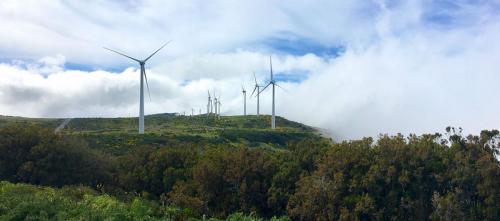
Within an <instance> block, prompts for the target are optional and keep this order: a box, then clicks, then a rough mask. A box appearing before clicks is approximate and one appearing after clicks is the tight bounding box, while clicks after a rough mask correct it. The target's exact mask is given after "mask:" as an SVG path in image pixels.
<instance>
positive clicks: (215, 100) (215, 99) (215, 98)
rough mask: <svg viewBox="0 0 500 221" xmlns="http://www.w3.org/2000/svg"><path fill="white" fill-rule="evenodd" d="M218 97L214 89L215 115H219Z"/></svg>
mask: <svg viewBox="0 0 500 221" xmlns="http://www.w3.org/2000/svg"><path fill="white" fill-rule="evenodd" d="M217 104H218V103H217V97H216V96H215V90H214V113H215V116H217Z"/></svg>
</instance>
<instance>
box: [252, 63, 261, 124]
mask: <svg viewBox="0 0 500 221" xmlns="http://www.w3.org/2000/svg"><path fill="white" fill-rule="evenodd" d="M253 79H254V80H255V87H254V88H253V91H252V94H251V95H250V97H251V96H253V94H254V93H255V90H257V95H256V96H257V116H258V115H259V114H260V113H259V108H260V107H259V105H260V100H259V95H260V88H261V87H262V86H260V85H259V84H258V83H257V77H255V72H254V73H253Z"/></svg>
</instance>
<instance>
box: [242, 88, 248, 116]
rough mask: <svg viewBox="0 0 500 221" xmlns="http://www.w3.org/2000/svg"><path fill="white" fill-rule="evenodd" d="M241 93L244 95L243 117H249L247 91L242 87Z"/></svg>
mask: <svg viewBox="0 0 500 221" xmlns="http://www.w3.org/2000/svg"><path fill="white" fill-rule="evenodd" d="M241 92H242V93H243V116H247V91H246V90H245V87H243V85H241Z"/></svg>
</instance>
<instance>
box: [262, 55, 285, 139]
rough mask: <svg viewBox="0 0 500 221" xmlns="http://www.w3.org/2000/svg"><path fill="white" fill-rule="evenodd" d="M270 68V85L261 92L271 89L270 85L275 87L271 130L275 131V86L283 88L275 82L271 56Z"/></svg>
mask: <svg viewBox="0 0 500 221" xmlns="http://www.w3.org/2000/svg"><path fill="white" fill-rule="evenodd" d="M269 66H270V69H271V80H269V83H268V84H267V85H266V86H265V87H264V89H262V91H260V92H261V93H262V92H263V91H264V90H266V88H267V87H269V85H273V109H272V117H271V128H272V129H275V128H276V116H275V101H274V99H275V86H278V87H281V86H279V85H278V84H276V81H275V80H274V76H273V60H272V58H271V56H269Z"/></svg>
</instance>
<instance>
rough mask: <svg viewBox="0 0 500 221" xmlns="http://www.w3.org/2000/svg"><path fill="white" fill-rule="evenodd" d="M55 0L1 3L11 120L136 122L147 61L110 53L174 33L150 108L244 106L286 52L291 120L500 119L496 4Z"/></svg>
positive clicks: (265, 100) (369, 125) (148, 47)
mask: <svg viewBox="0 0 500 221" xmlns="http://www.w3.org/2000/svg"><path fill="white" fill-rule="evenodd" d="M45 3H47V2H45ZM45 3H44V4H42V3H40V2H39V1H32V2H24V3H19V2H17V1H10V0H7V1H3V2H2V3H0V18H1V19H0V23H1V25H2V27H7V28H8V29H9V30H11V31H10V32H6V33H5V35H4V34H2V35H1V36H0V58H1V61H2V62H1V63H0V76H1V77H2V80H1V81H0V114H4V115H20V116H31V117H86V116H136V115H137V112H138V95H139V87H138V83H139V73H138V70H137V67H136V66H137V65H136V64H134V63H132V62H129V61H127V60H126V59H123V58H122V57H120V56H117V55H115V54H110V53H109V52H107V51H105V50H102V48H100V47H101V46H103V45H106V46H109V47H112V48H116V49H119V50H121V51H124V52H126V53H128V54H131V55H132V56H137V57H139V58H140V56H144V57H145V56H147V55H148V54H149V53H151V52H152V51H153V50H155V48H156V47H158V46H159V45H161V42H163V41H165V40H168V39H173V40H174V41H173V42H172V43H171V45H169V46H167V47H166V48H165V49H164V51H161V52H160V53H159V54H158V56H157V57H154V58H152V59H151V63H150V64H148V66H147V72H148V80H149V83H150V88H151V100H150V101H149V100H148V98H147V97H146V108H145V109H146V113H148V114H152V113H162V112H181V113H182V112H186V113H190V112H191V108H193V109H194V110H195V112H196V113H198V112H199V111H200V109H201V111H202V112H205V111H206V106H205V105H206V99H207V98H206V93H207V90H211V91H213V90H214V89H215V91H216V94H217V95H220V96H221V100H222V112H223V114H228V115H233V114H241V113H242V112H243V110H242V106H243V104H242V102H243V101H242V95H241V85H242V84H243V85H244V86H245V87H246V88H247V91H251V89H252V84H253V83H252V81H253V79H252V75H251V74H252V72H254V71H255V72H256V74H257V77H258V78H259V80H260V81H261V82H264V81H266V80H268V75H269V67H268V59H269V58H268V56H269V55H273V68H274V70H275V72H276V73H277V74H278V79H280V80H281V81H280V82H279V83H280V85H281V86H282V87H283V88H285V89H286V91H285V90H280V89H278V90H277V113H278V115H281V116H284V117H287V118H290V119H292V120H296V121H299V122H303V123H306V124H310V125H313V126H316V127H321V128H325V129H327V130H328V131H330V133H331V134H332V136H333V137H335V138H337V139H351V138H359V137H362V136H376V135H377V134H379V133H397V132H402V133H411V132H413V133H428V132H436V131H442V130H443V129H444V127H446V126H449V125H452V126H461V127H463V128H465V132H466V133H478V132H479V130H481V129H490V128H498V126H499V125H500V117H498V112H499V110H500V100H499V99H498V98H499V97H500V91H499V90H498V82H500V73H499V70H500V62H498V58H499V57H500V44H499V43H500V42H499V40H498V39H500V19H499V16H498V11H499V10H500V4H499V3H498V2H495V1H478V2H473V3H472V2H470V1H440V3H439V4H438V3H436V2H434V1H406V2H403V3H401V2H399V3H397V2H393V1H370V2H366V1H336V3H330V2H329V1H314V2H308V3H307V4H305V3H302V2H300V1H290V2H287V3H286V4H285V3H282V2H280V1H252V2H251V3H250V2H247V3H244V2H243V3H242V2H238V3H237V4H236V3H234V2H232V1H216V2H215V3H213V4H208V3H199V2H197V1H182V3H175V4H173V3H167V4H165V2H163V1H130V2H126V3H123V2H119V1H106V2H100V3H84V2H78V3H67V2H59V1H51V2H50V3H47V4H45ZM81 8H86V10H81ZM110 8H115V9H116V10H110ZM33 33H37V34H36V35H34V34H33ZM247 100H248V112H249V113H255V106H256V104H255V99H247ZM261 102H262V103H261V107H262V112H264V113H270V109H271V107H270V103H271V100H270V93H269V91H268V92H265V93H264V94H263V96H262V99H261Z"/></svg>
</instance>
